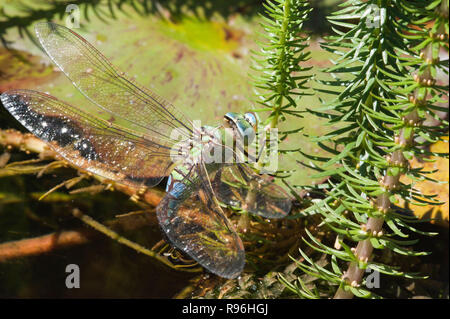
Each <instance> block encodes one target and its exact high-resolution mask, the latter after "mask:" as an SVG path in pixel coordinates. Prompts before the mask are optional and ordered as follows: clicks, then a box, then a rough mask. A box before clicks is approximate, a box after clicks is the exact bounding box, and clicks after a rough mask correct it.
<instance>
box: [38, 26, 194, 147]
mask: <svg viewBox="0 0 450 319" xmlns="http://www.w3.org/2000/svg"><path fill="white" fill-rule="evenodd" d="M35 31H36V34H37V37H38V39H39V41H40V43H41V45H42V46H43V48H44V50H45V51H46V52H47V54H48V55H49V56H50V58H51V59H52V60H53V62H54V63H55V64H56V65H57V66H58V67H59V68H60V69H61V70H62V71H63V72H64V73H65V74H66V76H67V77H68V78H69V79H70V80H71V81H72V83H73V85H75V86H76V87H77V88H78V89H79V90H80V92H81V93H83V94H84V95H85V96H86V97H87V98H88V99H90V100H91V101H92V102H94V103H95V104H96V105H98V106H99V107H101V108H102V109H104V110H106V111H108V112H110V113H111V114H113V115H115V116H116V117H119V118H121V119H122V120H123V121H127V122H128V125H129V126H130V127H133V129H135V130H142V129H144V130H145V131H148V133H149V135H151V138H152V139H153V140H157V141H158V142H159V143H160V144H163V142H164V141H168V142H170V140H171V136H170V134H171V132H172V130H173V129H176V128H183V132H185V133H186V135H187V134H188V133H189V132H191V131H192V126H190V127H189V126H188V124H189V123H190V121H189V120H188V119H187V118H186V117H184V115H183V114H182V113H181V112H180V111H179V110H177V109H176V108H175V107H174V106H173V105H172V104H170V103H169V102H167V101H165V100H164V99H163V98H161V97H159V96H157V95H156V94H155V93H153V92H151V91H150V90H149V89H147V88H144V87H142V86H140V85H138V84H137V83H136V82H134V81H132V80H130V79H128V78H127V77H126V76H125V74H124V73H123V72H120V71H119V70H117V69H116V68H115V67H114V66H113V65H112V64H111V63H110V62H109V61H108V60H107V59H106V58H105V57H104V56H103V55H102V54H101V53H100V52H99V51H98V50H97V49H95V48H94V47H93V46H92V45H91V44H89V43H88V42H87V41H86V40H85V39H83V38H82V37H81V36H80V35H78V34H77V33H75V32H73V31H71V30H70V29H68V28H66V27H64V26H61V25H58V24H55V23H52V22H42V23H38V24H36V26H35Z"/></svg>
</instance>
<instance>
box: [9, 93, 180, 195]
mask: <svg viewBox="0 0 450 319" xmlns="http://www.w3.org/2000/svg"><path fill="white" fill-rule="evenodd" d="M1 100H2V102H3V105H4V106H5V107H6V109H7V110H8V111H9V112H10V113H11V114H12V115H13V116H14V117H15V118H16V119H17V120H18V121H19V122H20V123H21V124H22V125H23V126H25V127H26V128H27V129H28V130H29V131H30V132H32V133H33V134H34V135H36V136H37V137H39V138H40V139H42V140H44V141H46V142H48V143H49V145H50V146H51V147H52V148H53V149H54V150H55V151H56V152H57V153H59V154H61V155H62V156H63V157H64V158H65V159H66V160H67V161H69V162H71V163H72V164H74V165H75V166H78V167H81V168H83V169H85V170H87V171H89V172H92V173H94V174H97V175H100V176H102V177H105V178H108V179H111V180H113V181H117V182H119V183H122V184H128V185H131V186H135V187H140V186H142V185H146V186H149V187H151V186H154V185H156V184H158V183H159V182H160V181H161V179H162V178H163V177H164V176H166V175H167V174H168V170H169V169H170V165H171V164H172V162H171V160H170V149H169V148H168V147H166V146H164V145H159V144H158V143H155V142H154V141H152V140H148V139H146V138H145V137H144V136H138V135H136V132H133V131H131V130H126V129H124V128H122V127H119V126H117V125H115V124H112V123H109V122H107V121H104V120H102V119H99V118H96V117H95V116H93V115H92V114H88V113H86V112H83V111H81V110H80V109H78V108H76V107H74V106H71V105H69V104H66V103H64V102H62V101H59V100H57V99H56V98H54V97H52V96H50V95H47V94H43V93H40V92H35V91H31V90H13V91H8V92H6V93H3V94H2V95H1Z"/></svg>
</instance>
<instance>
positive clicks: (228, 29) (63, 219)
mask: <svg viewBox="0 0 450 319" xmlns="http://www.w3.org/2000/svg"><path fill="white" fill-rule="evenodd" d="M335 2H336V1H329V3H330V4H334V3H335ZM68 3H69V2H66V1H55V2H52V3H51V4H47V5H45V6H42V7H39V8H36V7H33V6H32V5H29V4H26V1H25V2H23V3H22V7H20V6H19V7H18V8H16V10H18V11H19V12H20V11H21V10H22V13H21V14H16V13H15V12H13V11H10V10H12V9H10V8H8V7H5V8H0V9H1V10H2V11H1V13H0V37H1V39H2V42H3V44H4V46H5V47H7V48H8V49H10V50H11V51H7V50H6V49H0V50H1V51H0V53H1V55H0V68H1V69H0V76H1V78H0V91H5V90H7V89H10V88H13V87H14V88H16V86H17V85H25V86H28V87H30V88H33V89H34V87H35V86H36V85H37V83H39V82H40V81H43V82H46V81H49V82H50V83H52V84H51V85H49V86H48V87H45V84H44V87H43V88H44V89H47V88H50V89H53V88H52V86H53V83H55V84H56V91H57V92H59V93H61V94H66V95H67V96H70V97H72V95H69V93H67V92H68V91H67V90H66V89H65V88H64V89H63V88H61V89H60V87H63V86H69V85H70V84H68V82H61V81H59V80H58V79H57V78H56V79H55V78H53V77H54V75H53V73H52V69H51V67H47V66H42V65H39V66H38V67H37V66H36V65H37V64H38V63H36V62H35V61H36V59H35V57H31V56H28V55H27V54H26V53H24V52H23V51H19V50H18V49H17V48H16V47H14V45H15V42H16V39H13V38H11V34H13V35H19V36H23V37H29V38H30V39H33V36H32V35H31V33H30V30H32V29H31V27H32V24H33V23H34V22H37V21H41V20H43V19H50V20H51V19H60V20H63V19H64V17H65V15H66V11H65V9H66V6H67V4H68ZM70 3H74V4H77V5H79V7H80V8H81V10H80V11H81V16H82V17H83V18H84V19H85V20H84V21H85V24H89V23H91V20H95V21H96V22H95V23H97V24H98V25H102V24H109V23H114V22H113V21H115V20H116V19H118V20H119V19H124V21H126V23H124V24H126V25H127V28H128V29H126V28H123V29H126V30H134V29H133V28H136V27H135V25H134V24H133V23H135V24H136V25H137V26H138V27H137V28H139V27H141V29H144V30H146V31H143V34H144V36H143V37H146V36H148V37H149V38H151V39H152V40H155V39H156V41H160V42H161V47H162V48H169V49H168V51H167V52H162V50H163V49H159V48H157V47H155V45H154V44H153V45H151V46H149V47H151V49H150V50H153V51H152V52H151V53H150V54H151V56H147V57H151V58H149V59H148V61H149V62H148V63H147V62H146V64H148V65H150V69H149V70H150V71H149V73H151V74H150V75H149V74H148V73H146V71H147V70H148V69H146V68H144V69H143V70H138V71H140V72H141V73H140V74H139V76H142V77H148V80H149V81H148V82H151V81H153V82H154V83H158V84H159V85H160V86H161V87H165V88H166V90H167V94H168V95H164V93H166V92H163V93H162V94H161V95H163V96H166V97H168V98H170V99H173V101H174V104H176V105H177V106H179V105H180V104H183V103H184V104H185V105H186V109H184V111H188V112H190V111H194V110H195V111H197V112H199V116H200V117H201V118H202V119H208V120H209V121H208V122H211V123H212V122H213V121H211V120H213V119H214V120H218V119H220V117H221V115H222V113H224V112H226V111H228V110H233V111H244V110H246V108H247V109H248V103H249V102H248V101H250V100H251V101H252V105H253V110H254V111H255V112H257V113H258V115H259V117H260V118H261V119H262V120H263V125H264V126H265V127H266V129H273V128H278V131H279V133H278V138H279V145H280V147H279V150H280V159H281V160H280V167H279V170H278V171H277V172H276V173H275V174H274V176H275V177H276V178H277V179H278V182H279V184H280V185H284V187H285V188H286V189H288V190H289V191H290V193H291V194H292V196H293V198H294V199H295V200H294V206H293V209H292V211H291V213H290V215H289V216H288V217H287V218H286V219H284V220H277V221H275V220H266V219H263V218H261V217H252V216H250V215H248V214H246V213H245V212H240V211H239V210H231V209H229V210H227V214H228V217H229V218H230V219H231V220H232V221H233V223H234V224H235V225H236V228H237V230H238V231H239V232H240V235H241V238H242V239H243V243H244V246H245V249H246V261H247V264H246V268H245V270H244V273H243V274H242V275H241V276H240V277H239V278H238V279H234V280H225V279H221V278H218V277H216V276H209V275H205V274H203V273H201V272H202V269H201V267H199V266H198V264H196V263H195V262H193V261H191V260H190V259H189V258H187V257H186V256H184V255H183V254H182V253H180V252H179V251H177V250H175V249H173V248H171V246H170V245H169V244H168V243H167V242H165V241H164V239H162V237H161V232H160V230H159V228H158V226H157V220H156V217H155V209H154V208H155V206H156V205H157V204H158V202H159V201H160V199H161V198H162V196H163V194H164V191H163V187H164V185H161V186H160V188H156V189H151V190H145V191H142V190H136V189H132V188H130V187H125V186H121V185H115V184H112V183H110V182H109V181H107V180H105V179H102V178H100V177H97V176H92V175H90V174H87V173H86V172H82V171H79V170H78V171H75V170H74V169H73V168H69V167H68V166H69V165H68V164H67V163H66V162H64V161H62V160H61V159H60V158H58V156H57V155H56V154H55V153H53V152H52V151H50V150H49V149H48V148H47V147H46V146H45V144H44V143H43V142H41V141H40V140H38V139H37V138H35V137H34V136H32V135H30V134H27V133H24V132H25V131H24V130H23V129H22V128H20V127H19V125H18V124H17V123H15V122H14V120H13V119H12V118H11V117H10V116H9V115H8V114H7V113H6V111H4V110H3V109H2V110H1V111H0V112H1V113H0V114H1V117H0V125H1V127H0V128H1V130H0V148H1V151H0V152H1V155H0V230H1V231H0V270H1V271H0V273H1V274H5V273H6V274H7V278H6V277H5V276H3V275H0V287H2V288H0V296H12V295H16V296H33V294H36V290H37V288H36V287H37V286H39V284H42V282H41V281H40V280H36V279H35V278H33V275H34V276H38V274H37V270H33V271H32V272H31V274H30V275H29V277H28V278H27V280H24V282H25V283H23V282H22V283H20V284H18V283H17V278H19V277H20V276H21V274H22V273H23V272H25V271H26V269H30V268H31V269H34V268H33V265H35V264H37V263H41V262H43V263H45V262H47V263H49V269H51V267H52V266H53V267H56V268H57V267H64V266H62V265H66V264H68V263H74V262H75V263H79V264H80V265H81V267H82V268H83V269H86V271H87V272H91V275H88V279H86V280H92V281H95V279H98V278H99V277H98V276H99V274H101V275H100V276H101V277H100V278H102V280H104V281H105V282H109V283H110V286H109V287H107V288H106V289H108V288H109V290H106V291H103V292H102V293H101V294H103V295H104V296H114V297H130V296H150V297H158V296H162V295H165V296H168V297H171V296H176V297H179V298H182V297H189V298H352V297H354V296H356V297H361V298H383V297H384V298H395V297H397V298H400V297H401V298H405V297H407V298H409V297H416V296H425V297H432V298H448V282H447V283H446V282H445V281H448V277H445V276H448V261H447V263H446V264H445V263H444V264H441V261H440V260H439V258H442V254H444V253H443V252H445V251H447V253H448V238H447V239H445V236H443V237H444V239H441V236H442V232H443V233H444V234H445V232H448V203H447V206H446V207H447V208H446V209H447V211H445V209H444V208H440V207H441V206H442V205H443V204H446V203H445V201H447V202H448V92H449V88H448V81H446V80H445V79H446V78H447V77H448V34H449V23H448V9H449V7H448V0H434V1H406V0H381V1H380V0H376V1H374V0H371V1H359V0H350V1H345V2H344V1H342V2H339V6H338V7H331V6H330V8H333V10H331V9H330V11H334V12H333V13H332V14H331V15H330V16H328V17H327V23H326V24H325V21H322V22H320V23H321V24H323V25H329V26H330V29H329V30H327V35H326V36H324V39H323V40H322V39H320V38H319V39H316V38H317V37H318V36H319V35H318V34H315V33H314V32H315V29H314V28H311V27H310V26H311V25H314V23H316V24H317V23H318V22H317V21H314V23H311V19H313V18H314V17H317V15H316V14H315V13H314V9H316V8H317V6H316V3H315V2H314V1H306V0H267V1H264V2H262V3H260V2H259V1H243V0H242V1H220V0H219V1H201V2H198V1H167V2H165V4H160V3H159V2H156V1H145V0H144V1H111V0H109V1H94V2H91V1H71V2H70ZM181 3H182V4H181ZM134 15H136V16H140V17H145V19H150V17H152V19H153V16H154V15H157V16H158V17H157V19H155V20H152V21H153V25H154V24H155V23H159V22H155V21H163V23H164V25H163V24H159V25H158V26H157V27H153V29H152V28H150V27H149V28H148V29H145V27H146V26H147V24H146V23H148V22H146V21H144V20H137V21H133V23H131V22H129V21H130V20H126V19H129V18H128V16H134ZM217 17H220V18H217ZM241 17H244V18H243V19H242V20H240V19H241ZM196 19H197V20H196ZM210 20H211V21H213V23H212V26H211V27H210V28H209V29H208V23H209V22H208V21H210ZM183 21H188V22H187V24H183ZM217 21H218V22H217ZM197 22H198V23H199V26H198V27H197V26H196V25H197ZM92 23H94V22H92ZM185 25H186V28H187V29H188V31H186V30H185V29H183V28H184V26H185ZM321 27H322V26H321ZM117 28H118V27H117ZM157 28H161V29H163V30H164V31H162V32H160V31H155V30H156V29H157ZM164 28H166V29H164ZM249 28H253V29H254V30H255V31H253V32H254V33H255V34H257V35H256V36H255V38H256V41H255V43H256V44H254V42H253V38H252V39H251V41H250V40H249V36H248V35H246V32H247V33H248V32H249V31H242V30H247V29H249ZM91 30H93V29H91ZM127 32H128V31H127ZM183 32H184V33H183ZM127 34H128V33H126V32H124V33H121V36H123V37H124V38H125V36H126V35H127ZM193 37H194V38H195V39H194V40H193ZM202 37H204V39H202ZM210 37H216V38H215V39H214V42H213V43H214V44H215V45H214V46H212V45H211V41H209V39H208V38H210ZM167 39H169V40H167ZM95 40H96V41H97V42H98V43H106V42H110V41H112V38H109V39H104V38H103V37H102V35H101V34H100V33H99V34H97V36H96V38H95ZM120 40H121V39H115V40H114V41H116V43H120ZM17 41H19V40H17ZM20 41H24V40H20ZM124 41H125V39H124ZM127 41H128V42H127ZM133 41H134V42H133ZM202 41H206V42H207V43H208V45H202ZM316 41H317V42H319V43H320V49H317V48H315V43H316ZM142 42H145V41H144V40H142V39H137V40H134V39H126V41H125V43H127V45H124V46H123V47H122V48H120V47H119V48H112V49H110V50H111V52H112V53H113V55H116V56H117V59H118V60H119V61H120V60H121V61H125V59H126V58H125V57H121V53H122V55H125V56H126V54H128V52H129V53H130V54H131V56H133V54H139V53H142V52H143V51H144V49H145V48H148V47H146V45H147V44H146V43H144V44H142ZM163 42H166V43H163ZM191 42H194V43H193V44H192V45H191ZM206 42H205V43H206ZM28 45H30V44H28ZM164 45H165V46H164ZM19 47H20V46H19ZM141 47H142V48H144V49H141ZM121 49H122V51H123V52H121ZM33 50H34V49H33ZM159 50H161V51H159ZM35 52H37V51H33V53H35ZM311 52H313V53H312V54H311ZM162 53H164V54H162ZM320 55H323V56H325V57H326V58H325V59H326V60H329V63H328V62H326V63H323V64H321V65H320V66H321V67H319V66H318V64H319V63H317V62H318V60H319V56H320ZM136 59H139V56H136ZM2 60H3V61H2ZM186 60H187V62H185V61H186ZM12 61H14V63H16V66H13V62H12ZM174 61H175V62H174ZM180 61H181V62H180ZM125 63H128V61H125ZM177 63H179V64H177ZM183 63H185V64H183ZM17 65H18V66H19V67H17ZM323 65H325V67H322V66H323ZM11 67H15V68H16V69H18V70H20V71H21V72H24V74H23V75H22V73H20V77H19V80H18V79H17V78H14V77H13V76H12V75H11V71H9V70H8V68H11ZM146 67H148V66H147V65H146ZM130 68H131V70H137V68H139V66H138V67H136V66H134V65H132V64H131V65H130ZM23 70H30V72H25V71H23ZM186 70H191V71H192V72H187V73H191V74H189V77H184V78H183V75H180V74H181V73H184V72H186ZM152 72H153V73H152ZM128 73H129V74H130V75H131V73H130V72H128ZM200 73H201V75H199V74H200ZM16 74H19V72H16ZM24 79H25V80H24ZM249 79H250V81H248V80H249ZM140 82H142V81H141V80H140ZM183 82H184V83H185V84H181V85H184V86H182V89H179V90H178V92H177V88H179V87H180V83H183ZM186 82H189V83H186ZM197 82H198V83H197ZM201 85H204V87H203V88H202V87H201ZM151 88H152V89H153V87H151ZM155 90H156V88H155ZM208 90H209V91H211V92H212V93H211V92H208ZM156 91H157V92H159V91H158V90H156ZM213 91H215V92H217V93H214V92H213ZM236 91H240V92H236ZM73 100H74V101H76V102H77V103H78V101H81V100H80V99H79V97H78V96H73ZM190 100H191V102H189V101H190ZM195 103H196V104H195ZM194 104H195V105H194ZM188 105H191V108H189V106H188ZM211 105H213V106H212V107H211ZM317 123H318V124H317ZM313 125H320V129H312V127H313ZM11 128H13V129H11ZM16 129H17V130H16ZM438 145H439V147H437V146H438ZM442 145H444V146H446V148H445V147H444V148H442ZM445 161H447V162H445ZM293 163H294V164H293ZM430 163H433V164H434V166H431V165H428V164H430ZM446 163H447V164H446ZM446 166H447V167H446ZM433 167H435V168H433ZM259 168H261V167H259ZM439 170H441V172H443V174H441V175H439V177H440V178H442V179H441V180H438V179H436V178H437V177H435V176H436V173H438V172H439ZM305 172H308V174H309V175H308V178H303V176H302V175H306V173H305ZM311 174H313V175H311ZM298 176H302V177H301V178H299V177H298ZM445 179H446V180H445ZM424 182H427V183H430V184H431V185H433V187H434V188H433V189H432V192H430V191H429V188H424V187H422V185H423V183H424ZM446 183H447V184H446ZM445 187H447V198H445V197H438V196H437V193H438V192H440V189H442V188H443V189H444V191H443V193H444V194H445ZM436 190H437V191H436ZM130 199H131V200H130ZM425 208H426V209H427V210H432V211H435V210H438V209H441V214H442V215H441V216H443V217H442V218H440V222H441V224H443V225H444V227H438V226H436V224H431V223H430V222H436V221H435V220H432V221H430V219H429V218H427V216H425V217H423V216H422V218H418V217H417V216H416V215H418V214H417V213H416V214H414V212H415V211H416V210H418V209H425ZM435 216H436V214H434V215H433V217H435ZM419 217H420V216H419ZM94 219H95V220H94ZM100 220H101V221H102V222H101V223H99V222H97V221H100ZM85 224H87V225H89V226H90V227H89V228H87V227H85ZM91 227H93V228H94V229H95V231H94V230H92V229H91ZM100 233H103V234H105V235H107V236H109V237H110V238H112V239H113V240H112V241H111V240H106V241H105V240H102V236H101V235H99V234H100ZM439 233H441V234H439ZM419 238H420V240H419ZM423 242H425V243H431V244H428V245H423ZM87 243H90V245H91V248H90V249H89V248H86V247H88V246H89V245H86V244H87ZM115 243H120V244H123V245H125V246H128V247H131V248H132V250H130V249H127V248H122V247H120V245H117V244H115ZM434 243H436V245H435V244H434ZM83 247H85V248H83ZM149 247H151V248H149ZM98 251H102V252H103V253H104V256H103V257H98V256H97V255H98ZM135 251H137V252H140V253H141V254H139V255H136V254H135ZM45 254H48V255H45ZM436 254H437V256H438V257H436V258H438V259H430V258H433V256H436ZM63 255H66V257H62V256H63ZM27 256H28V257H27ZM29 256H37V257H29ZM25 257H26V258H25ZM46 258H47V259H46ZM108 259H110V260H113V262H111V264H109V261H108ZM144 268H145V269H146V270H145V277H144V278H142V277H141V273H142V269H144ZM105 269H108V270H105ZM46 276H47V277H48V278H50V277H51V276H52V273H51V270H50V271H49V272H48V273H47V272H46ZM58 276H59V277H61V278H63V276H64V274H61V275H58ZM58 276H57V277H58ZM59 277H58V278H57V279H55V281H56V280H64V279H61V278H59ZM430 277H431V280H430V279H427V278H430ZM126 278H128V279H126ZM133 278H134V279H133ZM135 278H140V279H139V280H138V281H140V282H143V281H147V282H149V283H150V282H151V283H152V286H153V287H154V288H152V289H151V290H148V289H149V288H146V287H143V286H142V287H141V286H139V285H138V283H135V284H129V283H128V284H127V286H121V285H122V284H121V283H122V282H124V281H127V282H135V281H136V280H135ZM380 280H381V281H380ZM27 281H28V282H30V287H26V286H23V285H26V284H27ZM426 282H431V284H426ZM31 283H33V284H31ZM167 283H171V285H168V284H167ZM85 284H86V285H88V284H87V283H85ZM89 285H94V286H91V288H92V287H94V288H92V289H91V290H89V289H88V290H86V292H85V294H84V295H83V292H80V294H82V295H79V296H88V297H89V296H95V295H96V294H97V292H96V290H95V284H92V283H91V284H89ZM55 286H57V284H55ZM118 287H120V288H118ZM424 287H425V288H424ZM53 289H55V288H53ZM59 289H62V288H59ZM56 290H57V289H56ZM56 290H54V291H48V292H45V293H44V294H45V295H48V296H53V295H56V293H57V292H56ZM130 291H133V292H130ZM59 293H60V294H62V295H66V294H68V293H69V292H67V291H65V292H63V293H61V290H60V292H59ZM68 296H72V295H68Z"/></svg>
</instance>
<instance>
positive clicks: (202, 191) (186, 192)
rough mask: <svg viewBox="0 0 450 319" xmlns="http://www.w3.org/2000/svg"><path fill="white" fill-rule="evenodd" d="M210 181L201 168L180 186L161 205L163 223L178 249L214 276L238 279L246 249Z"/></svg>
mask: <svg viewBox="0 0 450 319" xmlns="http://www.w3.org/2000/svg"><path fill="white" fill-rule="evenodd" d="M206 179H207V176H206V172H205V171H204V169H203V168H202V167H201V166H199V167H196V168H195V169H193V170H192V171H191V173H190V174H189V175H188V176H186V177H185V178H184V180H183V181H182V182H180V183H176V184H175V185H174V188H173V189H172V191H171V192H169V193H167V194H166V196H165V197H164V198H163V200H162V201H161V203H160V204H159V205H158V208H157V215H158V219H159V223H160V226H161V228H162V229H163V231H164V232H165V234H166V236H167V237H168V239H169V241H170V242H171V243H172V244H173V245H174V246H176V247H177V248H178V249H181V250H182V251H184V252H185V253H187V254H188V255H189V256H191V257H192V258H193V259H195V260H196V261H197V262H198V263H199V264H201V265H202V266H203V267H205V268H206V269H208V270H209V271H211V272H212V273H215V274H217V275H219V276H222V277H225V278H235V277H237V276H238V275H239V274H240V273H241V272H242V269H243V268H244V264H245V252H244V246H243V244H242V241H241V239H240V238H239V236H238V235H237V233H236V231H235V230H234V227H233V226H232V225H231V224H230V222H229V221H228V219H227V218H226V216H225V215H224V213H223V211H222V209H221V208H220V206H219V205H218V203H217V201H216V199H215V197H214V194H213V192H212V189H211V188H210V186H208V182H205V180H206Z"/></svg>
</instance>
